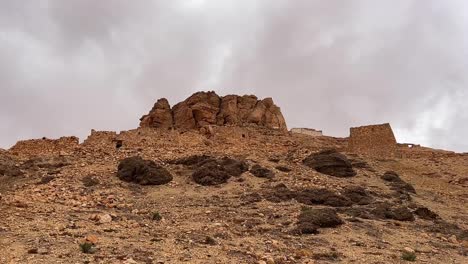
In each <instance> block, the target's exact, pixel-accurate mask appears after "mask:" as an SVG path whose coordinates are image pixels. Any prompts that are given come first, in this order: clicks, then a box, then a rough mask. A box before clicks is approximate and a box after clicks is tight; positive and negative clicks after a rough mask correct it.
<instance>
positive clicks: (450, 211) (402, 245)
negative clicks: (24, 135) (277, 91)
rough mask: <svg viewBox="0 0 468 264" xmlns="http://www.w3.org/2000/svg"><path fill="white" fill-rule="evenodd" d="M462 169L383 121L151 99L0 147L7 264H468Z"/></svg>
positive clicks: (229, 102) (454, 159) (1, 232)
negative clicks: (106, 121) (296, 117)
mask: <svg viewBox="0 0 468 264" xmlns="http://www.w3.org/2000/svg"><path fill="white" fill-rule="evenodd" d="M135 121H136V120H135ZM467 164H468V156H467V155H466V154H461V153H454V152H449V151H442V150H435V149H431V148H425V147H422V146H419V145H415V144H398V143H397V140H396V138H395V135H394V134H393V131H392V128H391V126H390V124H378V125H370V126H362V127H355V128H350V135H349V137H346V138H336V137H330V136H326V135H323V133H322V131H320V130H315V129H310V128H293V129H291V131H288V130H287V126H286V122H285V119H284V117H283V115H282V113H281V110H280V108H279V107H278V106H277V105H275V103H274V102H273V100H272V99H271V98H266V99H259V98H257V97H256V96H253V95H244V96H239V95H227V96H219V95H217V94H216V93H215V92H198V93H195V94H193V95H192V96H190V97H189V98H187V99H186V100H184V101H182V102H179V103H177V104H175V105H174V106H172V107H171V105H170V104H169V102H168V100H166V99H159V100H157V102H156V103H155V104H154V106H153V108H152V109H151V110H150V111H149V113H148V114H146V115H144V116H143V117H142V118H141V119H140V125H139V127H138V128H135V129H132V130H128V131H121V132H119V133H117V132H114V131H96V130H91V134H90V135H89V136H88V137H87V138H86V139H85V140H84V141H83V142H82V143H80V141H79V139H78V138H77V137H74V136H70V137H61V138H59V139H47V138H42V139H32V140H24V141H20V142H18V143H17V144H16V145H14V146H13V147H12V148H10V149H9V150H0V263H26V264H27V263H124V264H135V263H136V264H146V263H157V264H166V263H167V264H170V263H176V264H177V263H196V264H207V263H208V264H209V263H213V264H214V263H216V264H218V263H221V264H224V263H249V264H250V263H252V264H303V263H304V264H312V263H331V262H336V263H337V262H339V263H406V262H407V261H413V260H417V261H418V262H421V263H467V261H466V260H467V258H468V208H467V204H468V196H467V193H466V190H467V188H468V165H467Z"/></svg>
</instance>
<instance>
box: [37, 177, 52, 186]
mask: <svg viewBox="0 0 468 264" xmlns="http://www.w3.org/2000/svg"><path fill="white" fill-rule="evenodd" d="M54 179H55V177H53V176H44V177H42V178H41V180H40V181H39V182H38V184H48V183H49V182H51V181H53V180H54Z"/></svg>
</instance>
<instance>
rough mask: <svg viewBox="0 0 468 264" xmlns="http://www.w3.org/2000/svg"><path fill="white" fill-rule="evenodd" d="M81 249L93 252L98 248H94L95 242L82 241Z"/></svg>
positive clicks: (84, 251) (86, 252)
mask: <svg viewBox="0 0 468 264" xmlns="http://www.w3.org/2000/svg"><path fill="white" fill-rule="evenodd" d="M80 250H81V252H83V253H85V254H93V253H94V252H95V251H96V249H95V248H94V245H93V243H90V242H84V243H81V244H80Z"/></svg>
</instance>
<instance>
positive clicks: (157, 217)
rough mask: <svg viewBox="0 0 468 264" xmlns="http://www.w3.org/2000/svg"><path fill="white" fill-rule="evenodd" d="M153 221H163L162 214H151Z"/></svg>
mask: <svg viewBox="0 0 468 264" xmlns="http://www.w3.org/2000/svg"><path fill="white" fill-rule="evenodd" d="M151 219H152V220H153V221H161V220H162V216H161V214H160V213H159V212H153V213H152V214H151Z"/></svg>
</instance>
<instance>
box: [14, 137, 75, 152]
mask: <svg viewBox="0 0 468 264" xmlns="http://www.w3.org/2000/svg"><path fill="white" fill-rule="evenodd" d="M77 148H79V139H78V138H77V137H61V138H59V139H48V138H42V139H30V140H22V141H18V142H17V143H16V144H15V145H14V146H13V147H11V148H10V150H9V151H10V152H11V153H13V154H17V155H25V156H37V155H51V154H64V153H65V154H69V153H71V152H73V151H74V150H76V149H77Z"/></svg>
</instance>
